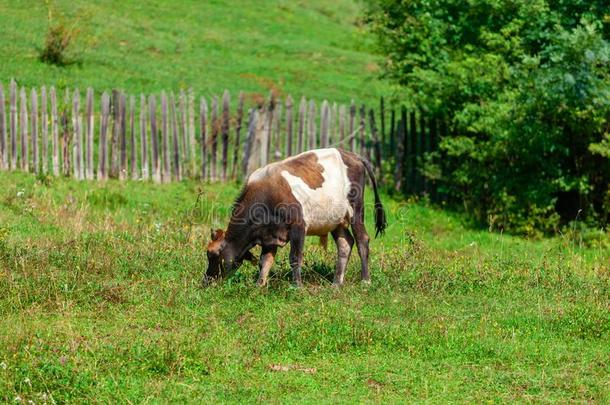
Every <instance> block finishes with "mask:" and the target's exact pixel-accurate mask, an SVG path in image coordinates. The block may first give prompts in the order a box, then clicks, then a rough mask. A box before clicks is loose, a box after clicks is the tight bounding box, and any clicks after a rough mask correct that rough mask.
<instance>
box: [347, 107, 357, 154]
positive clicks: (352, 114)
mask: <svg viewBox="0 0 610 405" xmlns="http://www.w3.org/2000/svg"><path fill="white" fill-rule="evenodd" d="M348 128H349V129H348V136H349V137H350V139H349V150H350V151H352V152H354V151H355V150H356V104H355V103H354V100H352V103H351V104H350V106H349V126H348Z"/></svg>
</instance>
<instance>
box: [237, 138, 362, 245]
mask: <svg viewBox="0 0 610 405" xmlns="http://www.w3.org/2000/svg"><path fill="white" fill-rule="evenodd" d="M309 152H311V153H315V154H316V156H317V158H318V163H319V164H320V165H322V167H323V168H324V172H323V173H322V177H323V178H324V182H323V183H322V187H318V188H316V189H312V188H310V187H309V186H308V185H307V183H305V182H304V181H303V180H302V179H301V178H300V177H297V176H294V175H292V174H290V173H289V172H288V171H287V170H282V172H281V174H282V177H284V178H285V179H286V181H287V182H288V184H289V186H290V188H291V190H292V194H293V195H294V197H295V198H296V199H297V201H298V202H299V203H300V204H301V206H302V208H303V219H304V221H305V226H306V232H307V234H308V235H326V234H327V233H328V232H330V231H332V230H333V229H335V228H336V227H337V225H339V224H341V223H343V222H345V220H346V219H347V220H348V221H349V220H350V219H351V217H352V215H353V214H354V212H353V209H352V207H351V206H350V204H349V201H348V199H347V195H348V193H349V190H350V181H349V178H348V177H347V166H346V165H345V163H344V162H343V159H342V158H341V154H340V153H339V151H338V150H337V149H317V150H312V151H309ZM306 153H308V152H306ZM295 158H298V155H297V156H295ZM259 170H261V169H259ZM263 170H264V168H263ZM257 172H258V170H257ZM255 173H256V172H254V173H252V174H253V175H254V174H255ZM264 174H265V173H256V178H257V179H258V178H262V177H259V176H260V175H263V176H264ZM250 181H253V179H252V175H251V176H250V178H249V179H248V182H250Z"/></svg>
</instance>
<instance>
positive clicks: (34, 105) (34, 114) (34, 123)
mask: <svg viewBox="0 0 610 405" xmlns="http://www.w3.org/2000/svg"><path fill="white" fill-rule="evenodd" d="M31 99H32V101H31V110H30V114H31V115H30V116H31V132H32V160H33V167H32V172H34V173H36V174H38V173H40V158H39V155H38V94H37V93H36V89H32V91H31Z"/></svg>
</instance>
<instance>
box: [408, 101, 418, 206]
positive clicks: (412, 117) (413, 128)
mask: <svg viewBox="0 0 610 405" xmlns="http://www.w3.org/2000/svg"><path fill="white" fill-rule="evenodd" d="M409 135H410V139H409V143H410V145H411V152H412V154H411V191H412V193H413V194H417V192H418V189H417V152H418V146H417V145H418V138H419V131H418V130H417V115H416V113H415V111H411V112H410V113H409Z"/></svg>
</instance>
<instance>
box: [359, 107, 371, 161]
mask: <svg viewBox="0 0 610 405" xmlns="http://www.w3.org/2000/svg"><path fill="white" fill-rule="evenodd" d="M358 131H359V135H360V136H359V138H360V156H363V157H366V158H367V159H369V160H370V159H371V156H370V154H369V150H368V147H367V146H368V145H367V142H366V106H365V105H364V104H362V105H361V106H360V125H359V126H358Z"/></svg>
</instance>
